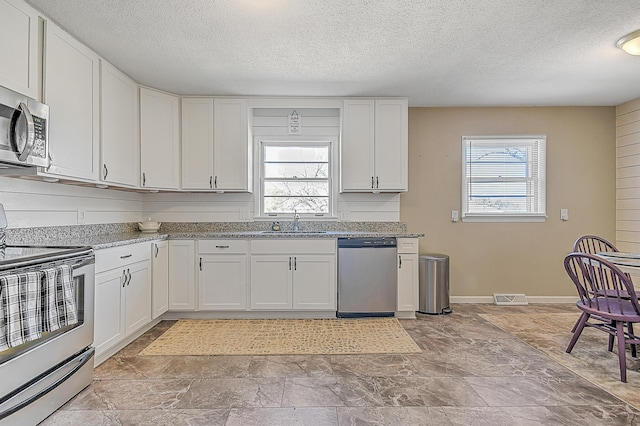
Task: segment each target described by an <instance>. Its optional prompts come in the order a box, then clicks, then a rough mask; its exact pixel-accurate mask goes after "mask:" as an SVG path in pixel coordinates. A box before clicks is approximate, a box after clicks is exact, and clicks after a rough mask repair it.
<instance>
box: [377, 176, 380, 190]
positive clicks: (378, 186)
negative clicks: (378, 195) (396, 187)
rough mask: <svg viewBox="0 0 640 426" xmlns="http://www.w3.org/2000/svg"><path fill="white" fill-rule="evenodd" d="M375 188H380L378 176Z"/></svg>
mask: <svg viewBox="0 0 640 426" xmlns="http://www.w3.org/2000/svg"><path fill="white" fill-rule="evenodd" d="M376 188H380V185H379V182H378V176H376Z"/></svg>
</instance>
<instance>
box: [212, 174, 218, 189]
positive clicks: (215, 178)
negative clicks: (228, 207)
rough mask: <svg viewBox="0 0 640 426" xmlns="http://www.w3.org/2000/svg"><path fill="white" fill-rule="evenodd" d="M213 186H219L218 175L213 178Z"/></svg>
mask: <svg viewBox="0 0 640 426" xmlns="http://www.w3.org/2000/svg"><path fill="white" fill-rule="evenodd" d="M213 187H214V188H217V187H218V176H215V177H214V178H213Z"/></svg>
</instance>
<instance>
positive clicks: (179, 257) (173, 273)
mask: <svg viewBox="0 0 640 426" xmlns="http://www.w3.org/2000/svg"><path fill="white" fill-rule="evenodd" d="M195 291H196V280H195V244H194V242H193V241H188V240H172V241H169V309H170V310H175V311H192V310H194V309H195V308H196V293H195Z"/></svg>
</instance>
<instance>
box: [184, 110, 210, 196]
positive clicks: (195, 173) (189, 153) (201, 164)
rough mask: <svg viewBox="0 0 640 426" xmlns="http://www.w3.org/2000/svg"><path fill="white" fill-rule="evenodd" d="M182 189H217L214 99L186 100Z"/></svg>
mask: <svg viewBox="0 0 640 426" xmlns="http://www.w3.org/2000/svg"><path fill="white" fill-rule="evenodd" d="M182 188H183V189H213V99H211V98H182Z"/></svg>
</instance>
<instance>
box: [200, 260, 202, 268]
mask: <svg viewBox="0 0 640 426" xmlns="http://www.w3.org/2000/svg"><path fill="white" fill-rule="evenodd" d="M200 270H201V271H202V258H200Z"/></svg>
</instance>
